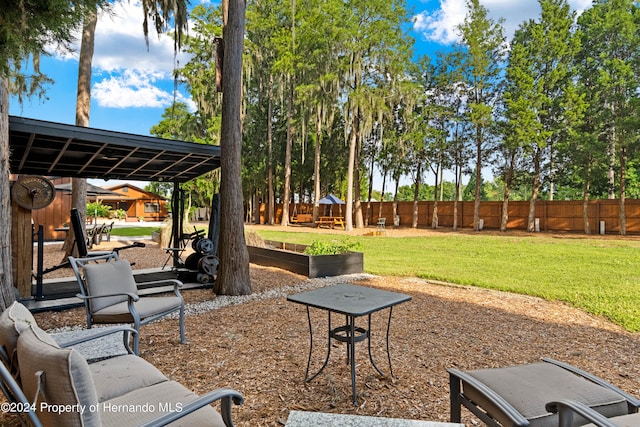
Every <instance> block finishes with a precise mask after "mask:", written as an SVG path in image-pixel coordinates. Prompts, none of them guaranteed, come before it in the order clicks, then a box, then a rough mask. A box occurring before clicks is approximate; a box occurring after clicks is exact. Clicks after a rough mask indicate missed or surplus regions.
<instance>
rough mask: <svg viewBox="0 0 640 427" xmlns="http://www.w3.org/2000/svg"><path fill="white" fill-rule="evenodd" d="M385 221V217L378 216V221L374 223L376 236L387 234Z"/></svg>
mask: <svg viewBox="0 0 640 427" xmlns="http://www.w3.org/2000/svg"><path fill="white" fill-rule="evenodd" d="M386 223H387V218H382V217H381V218H378V222H377V223H376V236H385V235H386V234H387V230H386V229H385V224H386Z"/></svg>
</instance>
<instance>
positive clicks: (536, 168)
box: [527, 147, 542, 232]
mask: <svg viewBox="0 0 640 427" xmlns="http://www.w3.org/2000/svg"><path fill="white" fill-rule="evenodd" d="M541 157H542V150H541V149H540V148H539V147H536V152H535V154H534V155H533V183H532V186H531V187H532V188H531V200H530V201H529V217H528V219H527V231H529V232H533V231H535V217H536V202H537V201H538V193H539V192H540V158H541Z"/></svg>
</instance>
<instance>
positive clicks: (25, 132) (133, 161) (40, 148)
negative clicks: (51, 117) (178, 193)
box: [9, 116, 220, 182]
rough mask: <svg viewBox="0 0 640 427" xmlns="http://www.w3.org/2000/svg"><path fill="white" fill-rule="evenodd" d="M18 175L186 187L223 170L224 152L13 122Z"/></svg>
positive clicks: (12, 164)
mask: <svg viewBox="0 0 640 427" xmlns="http://www.w3.org/2000/svg"><path fill="white" fill-rule="evenodd" d="M9 148H10V150H11V151H10V152H11V154H10V168H11V173H14V174H29V175H44V176H62V177H72V178H98V179H105V180H107V179H118V180H124V181H129V180H131V181H169V182H176V181H177V182H186V181H189V180H191V179H193V178H196V177H198V176H200V175H203V174H204V173H206V172H209V171H212V170H214V169H217V168H218V167H220V147H219V146H216V145H204V144H195V143H192V142H185V141H173V140H168V139H162V138H156V137H152V136H142V135H133V134H128V133H122V132H114V131H109V130H101V129H94V128H85V127H80V126H74V125H68V124H62V123H53V122H47V121H42V120H36V119H29V118H25V117H18V116H9Z"/></svg>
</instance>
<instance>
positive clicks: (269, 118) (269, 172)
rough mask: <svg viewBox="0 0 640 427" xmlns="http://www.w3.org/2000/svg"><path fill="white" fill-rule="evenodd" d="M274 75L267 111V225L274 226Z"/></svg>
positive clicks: (271, 77)
mask: <svg viewBox="0 0 640 427" xmlns="http://www.w3.org/2000/svg"><path fill="white" fill-rule="evenodd" d="M272 88H273V75H271V74H270V75H269V89H268V95H267V96H268V97H269V101H268V102H269V106H268V109H267V150H268V156H269V159H268V162H269V166H268V169H267V185H268V187H269V188H268V190H267V191H268V210H267V224H269V225H273V223H274V222H275V217H276V214H275V211H276V209H275V204H276V198H275V195H274V189H273V126H272V124H271V122H272V120H273V89H272Z"/></svg>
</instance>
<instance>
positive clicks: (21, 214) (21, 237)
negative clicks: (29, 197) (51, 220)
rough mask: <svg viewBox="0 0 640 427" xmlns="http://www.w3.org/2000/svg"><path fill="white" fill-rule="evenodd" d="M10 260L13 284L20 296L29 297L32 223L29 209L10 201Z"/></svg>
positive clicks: (31, 264)
mask: <svg viewBox="0 0 640 427" xmlns="http://www.w3.org/2000/svg"><path fill="white" fill-rule="evenodd" d="M11 218H12V221H11V222H12V224H11V248H12V249H11V261H12V269H13V285H14V286H15V287H16V288H17V289H18V293H19V295H20V298H31V274H32V272H33V271H32V270H33V225H32V224H31V210H29V209H25V208H23V207H20V206H18V204H17V203H15V202H14V201H11Z"/></svg>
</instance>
